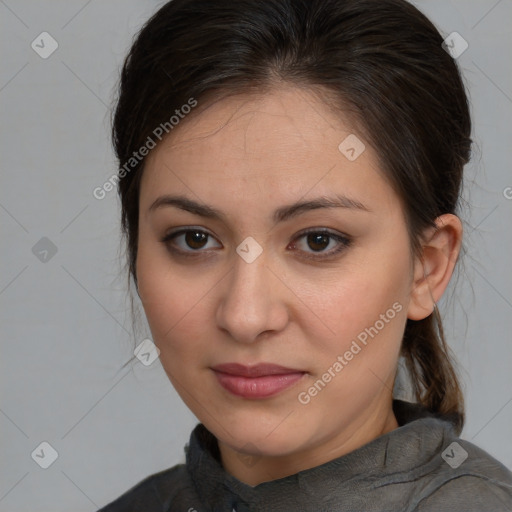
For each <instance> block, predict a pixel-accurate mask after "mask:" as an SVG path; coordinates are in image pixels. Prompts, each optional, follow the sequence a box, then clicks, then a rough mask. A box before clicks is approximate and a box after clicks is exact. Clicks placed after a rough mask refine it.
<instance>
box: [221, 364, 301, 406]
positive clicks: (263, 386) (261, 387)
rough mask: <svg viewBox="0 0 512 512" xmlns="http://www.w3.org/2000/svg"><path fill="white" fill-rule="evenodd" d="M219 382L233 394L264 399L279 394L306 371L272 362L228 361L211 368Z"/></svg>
mask: <svg viewBox="0 0 512 512" xmlns="http://www.w3.org/2000/svg"><path fill="white" fill-rule="evenodd" d="M211 369H212V370H213V372H214V374H215V376H216V377H217V380H218V382H219V384H220V385H221V386H222V387H223V388H224V389H226V390H227V391H229V392H230V393H232V394H233V395H236V396H239V397H243V398H247V399H262V398H267V397H271V396H274V395H277V394H278V393H280V392H282V391H284V390H285V389H288V388H289V387H290V386H292V385H294V384H295V383H296V382H298V381H299V380H300V379H302V377H303V376H304V375H306V373H307V372H306V371H304V370H298V369H294V368H286V367H284V366H279V365H275V364H271V363H261V364H257V365H254V366H245V365H241V364H238V363H226V364H220V365H217V366H214V367H212V368H211Z"/></svg>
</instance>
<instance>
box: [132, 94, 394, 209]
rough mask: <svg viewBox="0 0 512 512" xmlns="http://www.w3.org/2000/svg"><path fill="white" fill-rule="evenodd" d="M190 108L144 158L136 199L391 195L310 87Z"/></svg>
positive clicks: (340, 116) (344, 124) (351, 130)
mask: <svg viewBox="0 0 512 512" xmlns="http://www.w3.org/2000/svg"><path fill="white" fill-rule="evenodd" d="M196 109H197V110H196V111H195V112H194V113H193V114H191V115H190V116H188V117H185V118H184V119H183V120H182V121H181V122H180V124H179V125H178V126H177V127H176V128H175V129H174V130H173V131H172V132H171V133H170V134H169V135H168V136H167V137H165V138H164V139H163V141H162V142H161V143H160V144H159V145H158V146H157V147H156V148H155V149H154V150H152V152H151V153H150V154H149V155H148V157H147V160H146V165H145V170H144V174H143V178H142V183H141V187H142V190H141V200H142V201H146V202H147V201H149V198H148V197H146V196H152V197H154V195H155V194H156V193H158V192H162V189H163V188H166V187H168V188H169V189H172V190H167V192H174V191H179V192H182V193H189V194H190V193H192V194H195V195H197V196H199V197H201V196H204V195H205V194H206V195H208V196H209V197H213V196H218V197H219V198H220V197H221V195H222V192H223V191H224V192H225V193H227V194H228V195H229V194H231V196H230V200H233V199H234V197H233V196H234V195H235V194H241V195H244V196H245V197H247V198H249V197H255V196H257V197H259V198H260V199H262V198H264V199H265V200H266V201H267V200H269V198H272V197H279V198H281V199H284V198H286V199H289V200H297V199H298V198H299V197H301V196H304V195H306V194H308V193H311V194H313V195H315V196H316V195H318V194H319V193H320V194H326V193H327V192H328V191H331V190H332V189H336V191H337V192H340V193H344V194H345V193H346V195H352V196H353V195H355V194H356V193H359V194H361V193H362V192H363V191H364V193H365V194H364V195H366V196H368V197H369V199H370V200H372V199H378V198H377V196H378V195H379V189H380V200H381V202H382V201H385V200H386V194H387V193H390V194H392V190H390V187H389V185H387V183H386V179H385V177H384V176H383V174H382V172H381V171H380V169H379V166H378V158H377V155H376V154H375V152H374V150H373V148H372V147H371V146H370V145H369V144H368V142H367V141H366V140H364V138H363V136H362V135H361V134H360V133H359V132H357V133H355V131H356V130H355V127H354V123H351V122H350V117H349V116H348V115H344V113H343V112H340V111H339V110H334V108H333V106H332V105H329V104H328V103H326V102H325V101H322V99H320V98H319V96H318V95H317V94H316V93H315V92H314V91H312V90H308V89H304V88H297V87H282V88H277V89H274V90H271V91H270V92H267V93H265V94H240V95H236V96H229V97H226V98H223V99H221V100H218V101H213V102H210V103H206V104H203V105H201V103H199V105H198V107H196ZM347 150H348V152H347ZM354 156H356V158H353V157H354ZM177 189H178V190H177ZM372 196H374V197H373V198H372ZM225 199H226V198H225V197H224V198H223V200H224V201H225ZM388 199H393V198H388ZM394 199H396V198H394Z"/></svg>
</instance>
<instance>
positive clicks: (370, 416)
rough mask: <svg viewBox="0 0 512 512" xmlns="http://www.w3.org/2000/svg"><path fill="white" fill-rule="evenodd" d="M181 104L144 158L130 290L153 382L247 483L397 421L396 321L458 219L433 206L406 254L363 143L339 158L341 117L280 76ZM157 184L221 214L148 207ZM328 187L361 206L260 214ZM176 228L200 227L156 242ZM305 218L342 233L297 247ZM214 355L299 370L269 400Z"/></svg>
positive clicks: (422, 311) (441, 270)
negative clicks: (134, 285)
mask: <svg viewBox="0 0 512 512" xmlns="http://www.w3.org/2000/svg"><path fill="white" fill-rule="evenodd" d="M197 110H198V111H197V113H194V114H193V115H192V114H191V115H190V116H188V117H187V118H186V119H184V120H183V121H181V123H180V125H179V126H177V127H176V128H175V129H174V130H173V131H172V132H171V133H170V135H169V136H168V137H167V138H166V139H164V140H163V141H162V143H161V144H159V145H158V146H157V147H156V148H155V149H154V150H153V151H152V152H151V153H150V154H149V156H148V158H147V161H146V166H145V169H144V174H143V177H142V182H141V190H140V216H139V241H138V257H137V278H138V285H139V288H138V291H139V295H140V298H141V301H142V304H143V306H144V310H145V313H146V315H147V318H148V322H149V325H150V328H151V332H152V335H153V340H154V342H155V344H156V345H157V347H158V348H159V349H160V359H161V362H162V365H163V367H164V369H165V371H166V373H167V375H168V376H169V379H170V380H171V382H172V383H173V385H174V386H175V388H176V390H177V391H178V393H179V394H180V396H181V397H182V399H183V400H184V402H185V403H186V404H187V406H188V407H189V408H190V409H191V410H192V412H193V413H194V414H195V415H196V416H197V418H198V419H199V420H200V421H201V422H202V423H203V424H204V425H205V426H206V427H207V428H208V429H209V430H210V431H211V432H212V433H213V434H214V435H215V436H216V437H217V439H218V441H219V448H220V452H221V457H222V464H223V466H224V468H225V469H226V471H228V472H229V473H230V474H232V475H234V476H235V477H237V478H238V479H239V480H241V481H243V482H246V483H248V484H249V485H257V484H258V483H261V482H264V481H268V480H272V479H276V478H281V477H284V476H287V475H290V474H294V473H296V472H298V471H301V470H304V469H307V468H310V467H314V466H317V465H320V464H322V463H325V462H327V461H329V460H332V459H334V458H336V457H339V456H341V455H343V454H345V453H348V452H350V451H352V450H354V449H356V448H358V447H360V446H362V445H363V444H366V443H368V442H369V441H371V440H373V439H375V438H376V437H378V436H380V435H382V434H383V433H386V432H388V431H390V430H393V429H395V428H397V426H398V425H397V423H396V419H395V417H394V415H393V411H392V407H391V405H392V389H393V382H394V379H395V375H396V368H397V361H398V356H399V350H400V344H401V340H402V336H403V332H404V328H405V323H406V320H407V318H408V317H409V318H411V319H415V320H418V319H421V318H424V317H426V316H428V315H429V314H431V313H432V310H433V307H434V301H437V300H439V298H440V297H441V295H442V293H443V291H444V289H445V288H446V286H447V284H448V281H449V279H450V276H451V274H452V271H453V267H454V265H455V261H456V259H457V255H458V252H459V249H460V240H461V235H462V228H461V224H460V221H459V219H458V218H457V217H455V216H454V215H449V214H447V215H443V216H442V217H440V218H439V219H438V221H437V224H438V229H437V230H434V229H430V230H429V231H427V232H426V233H425V239H424V250H423V254H421V255H419V257H414V258H413V257H412V255H411V251H410V240H409V238H408V233H407V229H406V222H405V216H404V212H403V210H402V206H401V202H400V200H399V198H398V196H397V195H396V193H395V192H394V190H393V189H392V188H391V186H390V185H389V183H388V182H387V180H386V178H385V176H384V175H383V173H382V172H381V171H380V170H379V167H378V160H377V155H376V153H375V152H374V150H373V149H372V147H371V146H370V145H369V144H368V143H367V142H366V141H364V139H363V137H362V136H361V135H358V134H357V133H356V135H357V136H358V137H359V139H360V140H362V141H363V142H364V143H365V144H366V149H365V151H364V152H363V153H362V154H361V155H360V156H359V157H358V158H357V159H356V160H354V161H349V160H348V159H347V158H346V157H345V155H344V154H342V153H341V152H340V150H339V149H338V145H339V144H340V143H341V142H342V141H343V140H344V139H345V138H346V137H347V136H348V135H350V134H352V133H354V128H353V126H351V124H350V123H349V122H348V121H347V120H346V119H342V116H340V115H339V113H335V112H334V111H333V110H332V108H329V107H328V106H327V105H326V104H325V103H323V102H322V101H321V100H320V99H319V97H318V96H316V95H315V94H314V93H313V92H312V91H311V90H308V89H299V88H296V87H293V86H289V85H280V86H278V87H275V88H274V89H272V91H271V92H270V93H266V94H265V95H255V94H251V95H249V94H247V95H238V96H231V97H228V98H225V99H223V100H220V101H217V102H215V103H212V104H210V105H209V106H208V108H203V109H199V108H198V109H197ZM164 194H173V195H182V196H186V197H187V198H189V199H191V200H193V201H197V202H200V203H205V204H208V205H210V206H212V207H214V208H216V209H218V210H220V211H221V212H222V213H223V214H224V216H225V219H223V220H216V219H209V218H205V217H202V216H199V215H196V214H194V213H191V212H188V211H185V210H182V209H180V208H177V207H175V206H164V207H161V208H158V209H155V210H153V211H149V207H150V205H151V204H152V203H153V202H154V201H155V200H156V199H157V198H159V197H160V196H162V195H164ZM335 194H339V195H341V194H343V195H344V196H346V197H348V198H350V199H352V200H354V201H357V202H359V203H362V204H363V205H364V206H365V207H366V209H367V211H365V210H361V209H356V208H321V209H315V210H311V211H306V212H303V213H302V214H300V215H297V216H295V217H292V218H289V219H287V220H285V221H282V222H278V223H274V220H273V218H272V215H273V212H274V210H276V209H277V208H280V207H282V206H284V205H288V204H291V203H294V202H296V201H299V200H301V201H304V200H311V199H314V198H318V197H322V196H324V197H332V196H334V195H335ZM178 228H183V229H185V228H188V229H191V230H192V231H194V229H200V230H202V231H203V232H206V233H207V234H208V235H209V236H208V238H207V239H204V240H203V241H200V242H197V239H194V238H193V237H191V238H189V239H187V238H186V237H185V235H183V234H182V235H181V236H180V235H178V236H177V237H176V238H174V239H171V240H169V241H167V243H164V242H162V239H163V238H164V237H165V235H166V234H168V233H169V232H171V231H178ZM310 228H315V229H316V228H318V229H328V230H330V231H332V232H333V233H334V234H339V235H344V236H345V237H347V238H349V239H350V240H351V242H350V244H349V245H348V246H343V245H342V244H340V242H338V241H337V240H336V239H335V238H327V239H324V240H323V242H322V243H321V244H320V246H319V245H318V242H317V243H316V244H315V240H314V239H313V240H312V241H310V242H309V243H308V237H307V236H304V235H301V232H302V231H304V230H306V229H310ZM249 236H250V237H253V238H254V239H255V240H256V241H257V242H258V244H259V245H260V246H261V248H262V249H263V252H262V253H261V254H260V255H259V256H258V257H257V258H256V259H255V260H254V261H253V262H251V263H247V262H246V261H245V260H244V259H242V258H241V257H240V256H239V255H238V254H237V252H236V248H237V246H239V244H241V242H242V241H244V240H245V239H246V238H247V237H249ZM187 240H188V242H189V244H187ZM200 240H201V239H200ZM322 244H323V245H322ZM319 247H320V250H319V249H318V248H319ZM338 247H342V250H341V252H339V253H337V254H332V251H333V250H335V249H336V248H338ZM172 248H174V249H175V250H179V249H181V250H182V251H188V253H187V254H192V257H187V256H186V255H179V254H177V253H173V252H172V251H171V249H172ZM315 249H316V250H315ZM330 252H331V256H329V257H327V258H324V259H323V260H322V259H320V256H322V254H329V253H330ZM315 256H316V257H317V259H313V258H315ZM308 257H309V258H308ZM393 304H395V307H396V309H398V307H397V306H396V304H399V306H400V308H399V309H400V311H399V312H396V315H393V316H394V317H393V318H392V319H391V320H389V321H388V322H386V323H385V326H384V327H383V328H381V329H380V330H379V332H378V334H377V335H375V336H374V337H373V338H369V340H368V343H367V345H366V346H363V347H362V349H361V350H360V352H358V353H357V354H356V355H354V357H353V358H352V359H351V360H350V361H348V362H347V364H346V366H344V367H343V369H342V371H340V372H339V373H336V374H335V377H333V378H332V379H331V380H330V382H328V383H327V384H326V385H325V387H324V388H323V389H321V391H319V392H318V393H317V394H316V395H315V396H313V397H311V400H310V401H309V402H308V403H307V404H303V403H301V402H300V401H299V400H298V395H299V393H301V392H304V391H306V392H307V390H308V389H309V388H311V386H312V385H313V384H314V383H315V382H316V381H318V379H321V378H322V375H324V374H325V373H326V372H327V371H328V369H329V368H331V367H333V364H334V363H335V362H336V361H337V357H338V356H340V355H341V356H343V354H344V353H345V352H346V351H347V350H349V348H350V346H351V343H352V341H353V340H355V339H356V338H357V336H358V335H359V334H360V333H361V332H363V331H364V330H365V328H369V327H370V326H374V325H375V324H376V321H377V320H379V319H380V318H382V317H381V315H383V314H386V311H387V310H389V309H390V308H392V307H393ZM227 362H238V363H241V364H244V365H253V364H257V363H261V362H269V363H274V364H279V365H282V366H286V367H289V368H295V369H300V370H302V371H304V372H307V373H306V374H305V375H304V376H303V377H302V379H301V380H300V381H299V382H296V383H295V384H294V385H293V386H292V387H290V388H288V389H286V390H284V391H281V392H280V393H279V394H277V395H275V396H273V397H269V398H265V399H245V398H241V397H237V396H234V395H232V394H231V393H229V392H228V391H226V390H225V389H224V388H222V387H221V386H220V385H219V383H218V381H217V378H216V376H215V374H214V372H213V371H212V370H211V367H212V366H215V365H217V364H220V363H227Z"/></svg>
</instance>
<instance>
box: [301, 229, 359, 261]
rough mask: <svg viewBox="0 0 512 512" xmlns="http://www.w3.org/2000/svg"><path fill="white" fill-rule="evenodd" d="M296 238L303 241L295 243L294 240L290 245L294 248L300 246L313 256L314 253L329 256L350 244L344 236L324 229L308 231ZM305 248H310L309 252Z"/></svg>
mask: <svg viewBox="0 0 512 512" xmlns="http://www.w3.org/2000/svg"><path fill="white" fill-rule="evenodd" d="M296 240H303V241H304V242H305V243H297V242H295V241H294V242H293V243H292V246H293V247H294V248H295V247H297V246H302V248H299V249H300V250H301V251H303V252H305V253H306V254H308V255H311V256H313V257H315V254H319V257H326V256H331V255H333V254H337V253H338V252H340V251H342V250H343V249H345V248H346V247H348V246H349V245H350V239H349V238H347V237H346V236H342V235H340V234H337V233H332V232H331V231H325V230H320V231H308V232H306V233H303V234H302V235H300V236H299V237H297V238H296ZM307 248H309V249H311V252H310V251H308V250H307ZM328 248H330V250H326V249H328ZM308 257H310V256H308Z"/></svg>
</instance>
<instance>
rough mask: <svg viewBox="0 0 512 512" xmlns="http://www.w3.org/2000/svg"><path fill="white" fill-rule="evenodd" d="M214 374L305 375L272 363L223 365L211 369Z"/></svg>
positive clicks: (243, 375)
mask: <svg viewBox="0 0 512 512" xmlns="http://www.w3.org/2000/svg"><path fill="white" fill-rule="evenodd" d="M212 370H214V371H216V372H222V373H228V374H230V375H237V376H240V377H262V376H264V375H284V374H287V373H305V372H304V370H297V369H294V368H286V367H285V366H280V365H277V364H272V363H260V364H256V365H252V366H245V365H243V364H239V363H224V364H218V365H216V366H213V367H212Z"/></svg>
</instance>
